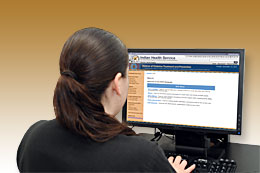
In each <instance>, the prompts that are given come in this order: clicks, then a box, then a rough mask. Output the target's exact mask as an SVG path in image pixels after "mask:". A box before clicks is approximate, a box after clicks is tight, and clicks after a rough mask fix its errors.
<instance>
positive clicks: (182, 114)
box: [143, 71, 238, 128]
mask: <svg viewBox="0 0 260 173" xmlns="http://www.w3.org/2000/svg"><path fill="white" fill-rule="evenodd" d="M148 77H150V78H153V79H152V80H154V81H168V82H172V84H182V85H207V86H215V90H213V91H210V92H209V96H210V97H212V101H211V102H212V104H207V105H200V106H175V105H161V104H148V103H147V102H148V88H147V78H148ZM148 81H151V79H149V80H148ZM150 83H153V82H150ZM185 92H191V90H187V91H185ZM195 92H196V91H195ZM192 93H194V90H193V92H192ZM237 99H238V73H212V72H211V73H206V72H172V71H146V72H145V74H144V109H143V121H148V122H159V123H172V124H184V125H196V126H207V127H223V128H236V122H237Z"/></svg>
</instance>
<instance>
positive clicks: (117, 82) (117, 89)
mask: <svg viewBox="0 0 260 173" xmlns="http://www.w3.org/2000/svg"><path fill="white" fill-rule="evenodd" d="M121 78H122V73H117V74H116V76H115V78H114V80H113V81H112V82H113V84H112V89H113V91H115V92H116V94H117V95H119V96H120V95H121V91H120V80H121Z"/></svg>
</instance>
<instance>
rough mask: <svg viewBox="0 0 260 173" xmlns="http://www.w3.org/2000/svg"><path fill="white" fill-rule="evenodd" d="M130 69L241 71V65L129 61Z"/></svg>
mask: <svg viewBox="0 0 260 173" xmlns="http://www.w3.org/2000/svg"><path fill="white" fill-rule="evenodd" d="M129 68H130V70H165V71H205V72H206V71H217V72H239V65H196V64H148V63H143V64H141V63H129Z"/></svg>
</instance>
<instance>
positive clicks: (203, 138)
mask: <svg viewBox="0 0 260 173" xmlns="http://www.w3.org/2000/svg"><path fill="white" fill-rule="evenodd" d="M160 131H161V132H162V133H166V134H171V135H174V136H175V149H174V152H176V153H177V154H187V155H191V156H200V157H205V158H208V157H211V158H214V159H219V158H221V157H223V156H224V154H225V150H226V146H227V143H228V142H229V136H228V135H227V134H211V133H200V132H191V131H179V130H176V131H174V130H171V129H160Z"/></svg>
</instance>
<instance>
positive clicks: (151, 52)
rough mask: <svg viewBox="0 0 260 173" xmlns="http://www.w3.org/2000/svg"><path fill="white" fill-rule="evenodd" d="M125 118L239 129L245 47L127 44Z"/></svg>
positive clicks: (193, 127) (157, 125)
mask: <svg viewBox="0 0 260 173" xmlns="http://www.w3.org/2000/svg"><path fill="white" fill-rule="evenodd" d="M128 53H129V89H128V96H127V101H126V103H125V105H124V108H123V113H122V115H123V121H126V122H127V123H128V124H130V125H134V126H142V127H155V128H161V129H163V128H165V129H174V130H186V131H198V132H209V133H223V134H236V135H240V134H241V123H242V122H241V121H242V95H243V73H244V49H129V50H128Z"/></svg>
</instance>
